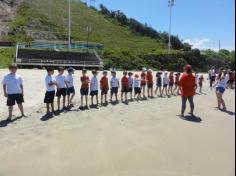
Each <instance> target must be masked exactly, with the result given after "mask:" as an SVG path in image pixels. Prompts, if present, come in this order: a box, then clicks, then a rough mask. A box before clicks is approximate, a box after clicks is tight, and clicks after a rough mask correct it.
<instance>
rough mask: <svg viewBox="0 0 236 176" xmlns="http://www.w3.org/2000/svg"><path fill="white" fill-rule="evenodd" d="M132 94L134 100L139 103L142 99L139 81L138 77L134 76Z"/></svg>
mask: <svg viewBox="0 0 236 176" xmlns="http://www.w3.org/2000/svg"><path fill="white" fill-rule="evenodd" d="M134 77H135V78H134V92H135V95H134V98H135V99H136V100H137V101H139V100H141V99H142V97H141V92H142V91H141V80H140V79H139V75H138V74H136V75H135V76H134Z"/></svg>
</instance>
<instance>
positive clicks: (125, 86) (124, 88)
mask: <svg viewBox="0 0 236 176" xmlns="http://www.w3.org/2000/svg"><path fill="white" fill-rule="evenodd" d="M127 75H128V73H127V72H126V71H125V72H124V73H123V78H122V79H121V86H122V89H121V101H122V102H126V103H127V102H128V98H127V94H128V91H129V79H128V78H127ZM124 95H125V101H124Z"/></svg>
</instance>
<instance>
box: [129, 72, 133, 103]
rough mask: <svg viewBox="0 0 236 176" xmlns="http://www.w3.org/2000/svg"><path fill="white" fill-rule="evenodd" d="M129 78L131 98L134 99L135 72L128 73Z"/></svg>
mask: <svg viewBox="0 0 236 176" xmlns="http://www.w3.org/2000/svg"><path fill="white" fill-rule="evenodd" d="M128 76H129V77H128V80H129V93H130V100H133V86H134V78H133V73H132V72H129V73H128Z"/></svg>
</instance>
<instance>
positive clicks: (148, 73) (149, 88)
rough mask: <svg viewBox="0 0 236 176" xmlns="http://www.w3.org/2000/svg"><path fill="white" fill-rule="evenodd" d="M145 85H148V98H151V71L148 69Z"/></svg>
mask: <svg viewBox="0 0 236 176" xmlns="http://www.w3.org/2000/svg"><path fill="white" fill-rule="evenodd" d="M147 85H148V97H149V98H153V97H154V96H153V75H152V70H151V69H149V70H148V72H147Z"/></svg>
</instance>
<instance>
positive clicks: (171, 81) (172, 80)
mask: <svg viewBox="0 0 236 176" xmlns="http://www.w3.org/2000/svg"><path fill="white" fill-rule="evenodd" d="M169 80H170V83H174V76H173V75H170V76H169Z"/></svg>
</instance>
